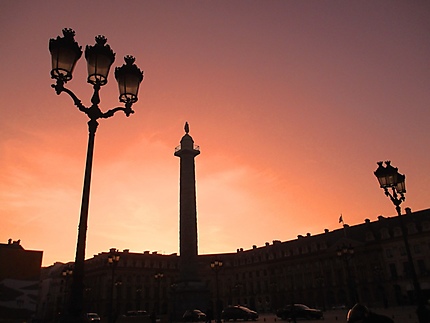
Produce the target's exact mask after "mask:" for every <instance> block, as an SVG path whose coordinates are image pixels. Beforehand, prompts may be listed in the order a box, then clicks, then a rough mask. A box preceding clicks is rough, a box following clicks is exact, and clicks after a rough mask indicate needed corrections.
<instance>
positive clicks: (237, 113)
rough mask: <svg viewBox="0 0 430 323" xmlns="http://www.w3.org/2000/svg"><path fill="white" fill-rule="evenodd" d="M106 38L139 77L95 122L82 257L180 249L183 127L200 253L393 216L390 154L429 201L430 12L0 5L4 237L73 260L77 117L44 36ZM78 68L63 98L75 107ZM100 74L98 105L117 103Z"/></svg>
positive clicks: (342, 5) (81, 84) (191, 4)
mask: <svg viewBox="0 0 430 323" xmlns="http://www.w3.org/2000/svg"><path fill="white" fill-rule="evenodd" d="M66 27H67V28H72V29H74V30H75V32H76V36H75V39H76V41H77V42H78V43H79V44H80V45H81V46H82V47H83V48H85V46H86V45H87V44H89V45H93V44H94V37H95V36H97V35H99V34H101V35H105V36H106V37H107V39H108V44H109V45H110V46H111V47H112V49H113V50H114V51H115V52H116V61H115V63H114V65H113V67H112V70H113V68H114V67H115V66H120V65H122V64H123V57H124V56H125V55H128V54H131V55H134V56H135V57H136V64H137V65H138V66H139V67H140V68H141V69H142V70H144V71H145V79H144V81H143V83H142V84H141V89H140V93H139V101H138V102H137V103H136V104H135V105H134V107H133V108H134V110H135V111H136V113H135V114H134V115H132V116H130V117H129V118H127V117H126V116H125V115H124V114H122V113H117V114H116V115H115V116H114V117H113V118H110V119H106V120H105V119H103V120H100V126H99V128H98V131H97V134H96V141H95V151H94V164H93V178H92V185H91V200H90V211H89V226H88V236H87V251H86V258H90V257H92V256H93V255H94V254H97V253H99V252H102V251H108V250H109V248H118V249H120V250H123V249H130V251H131V252H143V251H146V250H148V251H151V252H153V251H157V252H159V253H163V254H170V253H175V252H179V241H178V240H179V234H178V226H179V159H178V158H177V157H174V155H173V153H174V148H175V147H176V146H177V145H179V141H180V139H181V137H182V136H183V135H184V123H185V122H186V121H188V123H189V125H190V135H191V136H192V137H193V139H194V141H195V144H196V145H199V146H200V150H201V154H200V155H199V156H197V157H196V180H197V216H198V228H199V253H201V254H208V253H223V252H235V251H236V249H238V248H244V249H250V248H252V246H253V245H257V246H263V245H264V244H265V242H270V243H271V242H272V240H281V241H286V240H290V239H295V238H297V235H299V234H301V235H306V233H311V234H318V233H321V232H324V229H329V230H335V229H338V228H340V226H341V224H339V222H338V219H339V216H340V215H341V214H342V215H343V219H344V221H345V223H348V224H350V225H355V224H359V223H363V222H364V220H365V219H366V218H368V219H370V220H372V221H374V220H376V219H377V217H378V216H379V215H384V216H394V215H395V209H394V206H393V204H392V203H391V202H390V200H389V199H388V198H386V197H385V196H384V194H383V191H382V190H381V189H380V188H379V186H378V183H377V180H376V178H375V176H374V175H373V172H374V171H375V169H376V168H377V164H376V162H377V161H380V160H391V161H392V164H393V165H394V166H396V167H398V168H399V172H400V173H403V174H405V175H406V187H407V194H406V201H405V202H404V204H402V207H410V208H412V210H413V211H417V210H422V209H426V208H429V207H430V203H429V197H430V194H429V186H430V172H429V166H430V135H429V133H430V127H429V124H430V2H429V1H426V0H422V1H420V0H416V1H406V0H405V1H397V0H387V1H386V0H376V1H375V0H362V1H344V0H339V1H332V0H327V1H324V0H315V1H312V0H309V1H300V0H297V1H294V0H291V1H287V0H285V1H275V0H261V1H252V0H250V1H244V0H237V1H230V0H219V1H209V0H201V1H191V0H184V1H176V0H172V1H163V0H154V1H143V0H142V1H138V0H135V1H127V0H125V1H106V0H103V1H69V0H68V1H62V0H55V1H51V0H45V1H22V0H15V1H1V2H0V53H1V60H0V71H1V73H0V98H1V102H2V103H1V105H0V109H1V116H0V243H7V240H8V239H9V238H11V239H13V240H18V239H21V244H22V245H23V247H24V248H25V249H29V250H43V252H44V255H43V265H44V266H48V265H51V264H53V263H54V262H56V261H61V262H67V261H72V260H74V256H75V248H76V237H77V226H78V220H79V212H80V206H81V195H82V185H83V174H84V167H85V157H86V149H87V139H88V130H87V121H88V118H87V116H86V115H85V114H83V113H82V112H80V111H79V110H78V109H77V108H76V107H75V106H74V105H73V102H72V100H71V99H70V97H69V96H68V95H67V94H65V93H63V94H61V95H59V96H57V95H56V94H55V91H54V90H53V89H52V88H51V84H52V83H53V80H51V79H50V69H51V65H50V64H51V62H50V54H49V51H48V42H49V39H50V38H55V37H57V36H58V35H60V34H61V30H62V29H63V28H66ZM86 77H87V76H86V61H85V59H84V57H82V58H81V60H80V61H79V62H78V64H77V66H76V69H75V73H74V76H73V79H72V80H71V81H70V82H68V83H67V87H68V88H69V89H71V90H72V91H74V92H75V94H76V95H77V96H78V97H79V98H80V99H81V100H82V102H83V104H85V105H86V106H89V105H90V98H91V94H92V87H91V85H89V84H87V83H86ZM119 105H120V104H119V103H118V90H117V84H116V81H115V78H114V77H113V73H112V71H111V74H110V78H109V82H108V84H107V85H106V86H104V87H103V88H102V90H101V105H100V107H101V109H102V110H103V111H106V110H108V109H111V108H113V107H116V106H119Z"/></svg>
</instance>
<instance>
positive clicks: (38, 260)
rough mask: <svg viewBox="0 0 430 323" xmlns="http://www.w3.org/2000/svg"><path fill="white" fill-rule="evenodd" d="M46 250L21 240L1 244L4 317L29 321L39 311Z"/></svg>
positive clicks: (0, 308)
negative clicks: (29, 246)
mask: <svg viewBox="0 0 430 323" xmlns="http://www.w3.org/2000/svg"><path fill="white" fill-rule="evenodd" d="M42 255H43V252H42V251H35V250H25V249H24V248H23V247H22V245H21V241H20V240H17V241H12V239H9V241H8V243H7V244H5V243H0V318H1V319H5V320H6V319H15V320H23V319H24V320H25V319H27V318H29V317H31V316H32V315H33V314H34V313H35V312H36V305H37V299H38V291H39V278H40V271H41V268H40V267H41V264H42Z"/></svg>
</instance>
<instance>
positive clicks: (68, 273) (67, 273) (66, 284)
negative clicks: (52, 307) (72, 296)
mask: <svg viewBox="0 0 430 323" xmlns="http://www.w3.org/2000/svg"><path fill="white" fill-rule="evenodd" d="M72 275H73V267H72V266H71V265H67V267H66V268H64V269H63V271H62V272H61V276H63V277H64V299H63V309H62V311H61V315H62V316H64V313H65V312H66V304H67V299H68V298H69V278H70V277H71V276H72Z"/></svg>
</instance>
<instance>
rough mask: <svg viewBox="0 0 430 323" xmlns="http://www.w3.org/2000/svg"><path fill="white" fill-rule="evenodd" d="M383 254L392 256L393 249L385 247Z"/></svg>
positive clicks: (388, 256)
mask: <svg viewBox="0 0 430 323" xmlns="http://www.w3.org/2000/svg"><path fill="white" fill-rule="evenodd" d="M385 255H386V256H387V258H393V251H392V250H391V248H387V249H385Z"/></svg>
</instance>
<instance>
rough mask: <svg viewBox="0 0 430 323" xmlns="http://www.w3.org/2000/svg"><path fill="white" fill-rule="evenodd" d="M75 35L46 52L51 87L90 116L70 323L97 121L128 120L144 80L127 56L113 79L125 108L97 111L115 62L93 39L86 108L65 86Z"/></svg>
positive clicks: (76, 50)
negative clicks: (118, 114)
mask: <svg viewBox="0 0 430 323" xmlns="http://www.w3.org/2000/svg"><path fill="white" fill-rule="evenodd" d="M74 36H75V32H74V31H73V30H72V29H63V37H60V36H58V37H57V38H56V39H50V41H49V51H50V53H51V57H52V70H51V78H53V79H55V80H56V84H53V85H52V87H53V88H54V89H55V91H56V93H57V95H59V94H60V93H62V92H65V93H67V94H68V95H69V96H70V97H71V98H72V100H73V102H74V104H75V105H76V106H77V107H78V109H79V110H80V111H81V112H84V113H85V114H86V115H87V116H88V117H89V119H90V120H89V122H88V129H89V137H88V149H87V158H86V166H85V176H84V185H83V193H82V204H81V213H80V219H79V228H78V240H77V246H76V256H75V267H74V272H73V281H72V290H71V299H70V304H69V309H68V319H69V321H71V322H79V321H82V320H83V316H82V312H83V290H84V261H85V244H86V235H87V223H88V207H89V199H90V183H91V171H92V161H93V151H94V137H95V133H96V130H97V126H98V122H97V119H99V118H109V117H112V116H113V115H114V114H115V113H116V112H117V111H123V112H124V113H125V115H126V116H127V117H128V116H129V115H130V114H132V113H134V111H133V110H132V108H131V106H132V105H133V103H135V102H137V93H138V90H139V85H140V83H141V81H142V80H143V72H142V71H141V70H140V69H139V68H138V67H137V66H136V65H135V64H134V57H132V56H126V57H125V62H126V64H124V65H123V66H121V67H117V68H115V78H116V80H117V81H118V86H119V92H120V94H119V101H120V102H122V103H124V105H125V107H116V108H113V109H111V110H109V111H107V112H102V111H101V110H100V108H99V103H100V97H99V91H100V88H101V86H103V85H105V84H106V83H107V77H108V74H109V70H110V67H111V65H112V63H113V62H114V60H115V53H114V52H113V51H112V50H111V48H110V46H109V45H107V44H106V38H105V37H104V36H97V37H96V44H95V45H94V46H87V47H86V48H85V58H86V60H87V68H88V79H87V81H88V83H90V84H91V85H93V89H94V93H93V96H92V98H91V103H92V105H91V106H90V107H88V108H87V107H85V106H84V105H83V104H82V103H81V100H79V99H78V97H77V96H76V95H75V94H74V93H73V92H72V91H71V90H69V89H67V88H65V87H64V85H65V84H66V83H67V82H68V81H70V80H71V79H72V74H73V70H74V68H75V65H76V62H77V61H78V60H79V58H80V57H81V56H82V49H81V46H79V45H78V43H77V42H76V41H75V40H74Z"/></svg>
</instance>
